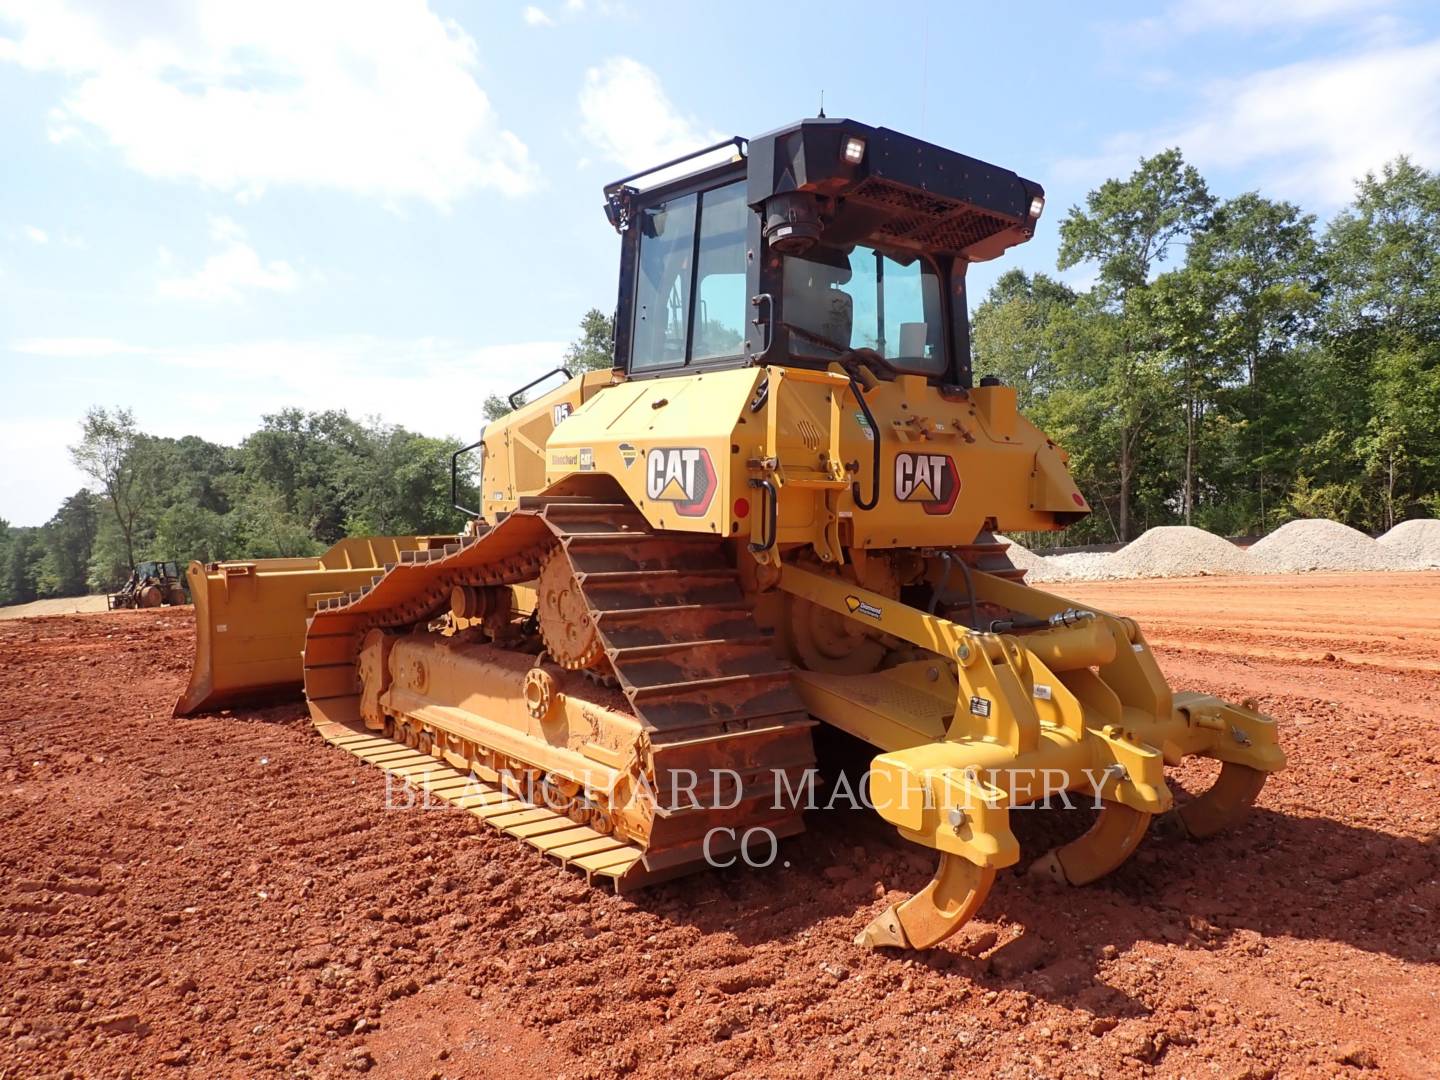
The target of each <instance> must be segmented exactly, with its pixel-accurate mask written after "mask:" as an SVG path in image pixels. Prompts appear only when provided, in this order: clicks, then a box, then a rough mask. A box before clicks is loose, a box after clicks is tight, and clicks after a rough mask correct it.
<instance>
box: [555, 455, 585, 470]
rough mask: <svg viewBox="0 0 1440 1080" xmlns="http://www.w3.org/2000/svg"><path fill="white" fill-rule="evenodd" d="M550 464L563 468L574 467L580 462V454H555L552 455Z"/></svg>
mask: <svg viewBox="0 0 1440 1080" xmlns="http://www.w3.org/2000/svg"><path fill="white" fill-rule="evenodd" d="M550 464H551V465H554V466H556V467H557V468H561V469H574V468H577V467H578V466H579V464H580V455H579V454H554V453H552V454H551V455H550Z"/></svg>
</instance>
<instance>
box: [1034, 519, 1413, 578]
mask: <svg viewBox="0 0 1440 1080" xmlns="http://www.w3.org/2000/svg"><path fill="white" fill-rule="evenodd" d="M1379 543H1380V545H1381V546H1382V547H1384V548H1385V549H1386V550H1388V551H1391V552H1393V553H1394V554H1396V555H1398V556H1399V557H1400V558H1402V559H1404V560H1405V561H1406V562H1407V563H1409V564H1410V566H1411V568H1412V569H1415V570H1436V569H1440V519H1436V518H1415V519H1414V520H1413V521H1402V522H1401V523H1400V524H1399V525H1396V526H1395V527H1394V528H1393V529H1391V530H1390V531H1389V532H1387V533H1386V534H1385V535H1384V536H1382V537H1380V540H1379ZM1033 557H1034V558H1039V556H1038V555H1037V556H1033Z"/></svg>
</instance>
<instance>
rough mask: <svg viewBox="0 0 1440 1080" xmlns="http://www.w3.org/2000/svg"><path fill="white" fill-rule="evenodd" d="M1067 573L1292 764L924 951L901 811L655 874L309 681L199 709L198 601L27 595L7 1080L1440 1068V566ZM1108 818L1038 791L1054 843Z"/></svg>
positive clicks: (916, 867) (3, 785) (3, 851)
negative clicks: (581, 852)
mask: <svg viewBox="0 0 1440 1080" xmlns="http://www.w3.org/2000/svg"><path fill="white" fill-rule="evenodd" d="M1065 588H1066V590H1067V591H1068V592H1069V593H1070V594H1071V595H1073V596H1074V597H1075V598H1076V599H1077V600H1081V601H1084V602H1090V603H1095V604H1097V605H1103V606H1106V607H1108V608H1110V609H1112V610H1117V611H1127V612H1129V613H1132V614H1135V615H1136V616H1138V617H1139V618H1141V619H1142V621H1143V622H1144V624H1145V625H1146V626H1147V628H1148V629H1149V631H1150V634H1151V638H1152V640H1153V642H1154V643H1155V644H1156V645H1157V649H1156V652H1157V653H1158V655H1159V656H1160V658H1161V662H1162V664H1163V666H1164V667H1165V669H1166V672H1167V674H1168V675H1170V677H1171V679H1172V681H1173V682H1174V683H1175V684H1176V685H1177V686H1189V687H1196V688H1199V689H1202V690H1210V691H1215V692H1218V693H1222V694H1226V695H1230V696H1233V697H1243V696H1251V695H1253V696H1256V697H1258V698H1259V700H1260V702H1261V705H1262V707H1264V708H1266V709H1267V710H1268V711H1270V712H1272V713H1273V714H1274V715H1275V716H1277V717H1278V718H1279V719H1280V721H1281V723H1282V725H1283V727H1284V731H1283V739H1284V741H1285V745H1286V749H1287V751H1288V753H1289V754H1290V758H1291V762H1292V767H1291V769H1290V771H1288V772H1286V773H1284V774H1282V775H1281V776H1279V777H1278V778H1276V779H1274V780H1272V781H1271V783H1270V784H1269V785H1268V786H1267V787H1266V789H1265V791H1264V793H1263V794H1262V796H1261V806H1260V808H1259V810H1258V811H1257V812H1256V814H1255V815H1254V816H1253V817H1252V819H1251V821H1250V823H1249V825H1248V827H1247V828H1245V829H1242V830H1239V831H1237V832H1235V833H1232V834H1230V835H1228V836H1225V837H1222V838H1220V839H1217V840H1214V841H1211V842H1209V843H1205V844H1199V845H1194V844H1187V843H1184V842H1172V841H1166V840H1164V839H1162V838H1160V837H1156V836H1152V837H1150V838H1148V839H1147V840H1146V842H1145V843H1144V844H1143V845H1142V846H1141V849H1140V851H1139V852H1138V853H1137V855H1136V857H1135V858H1134V859H1132V860H1131V861H1130V862H1129V863H1128V864H1127V865H1126V866H1124V867H1123V868H1122V869H1121V870H1120V871H1119V872H1117V873H1116V874H1114V875H1112V876H1111V877H1109V878H1107V879H1105V881H1103V882H1101V883H1099V884H1097V885H1093V886H1090V887H1088V888H1085V889H1081V890H1074V891H1064V890H1061V889H1059V888H1056V887H1052V886H1046V885H1040V884H1036V883H1032V882H1030V881H1028V880H1026V879H1025V878H1024V877H1023V876H1022V875H1021V874H1017V873H1012V872H1007V873H1003V874H1002V875H1001V878H1000V880H999V882H998V883H997V886H996V888H995V890H994V892H993V893H992V894H991V896H990V899H989V901H988V903H987V905H986V907H985V909H984V910H983V912H982V916H983V917H982V919H980V920H978V921H977V922H975V923H972V924H971V926H970V927H968V928H967V930H966V931H965V932H963V933H962V935H960V937H959V938H958V939H957V940H954V941H952V942H950V943H948V947H945V948H942V949H940V950H937V951H935V952H933V953H931V954H927V955H923V956H919V957H915V958H896V957H893V956H882V955H873V954H866V953H862V952H860V951H858V950H856V949H855V948H854V947H853V946H851V945H850V940H851V938H852V937H853V936H854V934H855V933H856V932H858V931H859V930H860V928H861V927H863V926H864V925H865V923H866V922H867V921H868V920H869V919H870V918H871V917H872V916H873V915H875V914H876V913H878V911H879V910H880V908H881V906H882V904H883V902H884V898H885V897H887V896H889V897H890V898H892V899H893V898H895V897H898V896H899V895H900V894H901V893H904V892H909V891H911V890H913V889H914V888H916V887H918V886H919V885H920V884H922V883H923V882H924V881H925V879H926V878H927V877H928V875H929V872H930V869H931V867H932V861H931V858H930V856H928V855H926V854H925V853H923V852H920V851H918V850H916V849H913V848H908V847H907V846H906V845H904V844H902V843H901V842H899V841H898V839H896V838H895V837H894V835H893V833H892V832H891V830H889V829H888V827H886V826H884V825H883V824H882V823H880V822H879V821H878V820H876V819H874V818H873V817H872V816H871V815H868V814H866V813H864V812H843V811H833V812H828V813H827V812H818V813H815V814H812V815H811V816H810V821H809V824H810V831H809V832H808V833H807V834H805V835H804V836H802V837H799V838H797V839H795V840H792V841H788V842H787V843H786V844H785V845H784V846H783V848H782V852H781V860H782V861H784V862H788V863H789V864H790V865H789V866H788V867H784V866H782V865H781V863H778V862H777V864H776V865H775V866H774V867H772V868H771V869H770V870H769V871H762V872H750V871H743V870H729V871H715V872H711V873H707V874H703V875H699V876H696V877H693V878H690V879H687V880H685V881H681V882H677V883H673V884H670V885H666V886H662V887H660V888H658V889H655V890H652V891H651V892H649V893H645V894H640V895H639V896H636V897H632V898H619V897H615V896H611V895H607V894H605V893H603V892H601V891H599V890H598V889H590V888H587V887H586V886H585V885H584V883H583V881H582V880H581V879H579V878H577V877H575V876H573V875H572V874H570V873H568V872H566V871H564V870H562V869H560V868H557V867H555V866H554V865H552V864H550V863H548V862H546V861H545V860H544V859H543V857H542V856H540V855H539V854H538V853H536V852H534V851H532V850H531V849H530V848H528V847H526V846H524V845H522V844H519V843H517V842H515V841H511V840H508V839H505V838H503V837H500V836H498V835H492V834H491V833H489V832H486V831H484V829H483V827H482V826H480V825H479V824H478V823H477V822H475V821H474V819H472V818H470V817H468V816H466V815H463V814H460V813H453V812H449V811H422V810H409V811H403V810H386V809H385V795H386V791H385V780H384V777H383V776H382V775H381V774H380V773H378V772H376V771H374V770H372V769H369V768H367V767H366V766H364V765H363V764H361V763H360V762H358V761H356V760H354V759H352V758H350V757H348V756H347V755H345V754H343V753H342V752H340V751H338V750H335V749H333V748H330V747H327V746H325V745H324V744H323V743H321V742H320V741H319V739H317V738H316V737H315V736H314V735H313V734H312V733H311V732H310V729H309V723H308V720H307V719H306V718H305V715H304V710H303V708H302V707H301V706H298V705H295V706H279V707H275V708H271V709H267V710H260V711H249V712H243V711H242V712H237V713H236V714H234V715H217V716H212V717H200V718H196V719H191V720H172V719H170V717H169V709H170V705H171V703H172V701H173V700H174V698H175V696H176V694H177V693H178V692H179V690H180V688H181V685H182V683H183V681H184V677H185V674H186V671H187V668H188V663H189V654H190V634H191V626H190V620H189V616H188V612H186V611H184V610H181V611H175V612H169V611H166V612H161V613H152V612H117V613H113V614H99V615H79V616H70V617H65V618H44V619H30V620H19V621H13V622H7V623H4V624H3V625H0V792H3V798H0V875H3V876H0V1075H3V1076H4V1077H32V1076H58V1075H65V1073H66V1070H68V1071H69V1074H70V1075H73V1076H76V1077H90V1076H102V1077H104V1076H123V1075H127V1074H129V1075H134V1076H137V1077H139V1076H152V1075H172V1076H177V1077H179V1076H193V1077H211V1076H253V1075H257V1074H267V1073H287V1074H289V1073H294V1074H301V1075H315V1076H328V1075H352V1074H353V1073H352V1070H354V1071H362V1070H364V1071H368V1072H369V1073H370V1074H371V1075H381V1076H397V1077H402V1076H403V1077H412V1076H421V1077H425V1076H431V1075H436V1074H438V1075H444V1076H479V1075H484V1076H487V1077H490V1076H494V1075H495V1073H496V1071H497V1069H499V1070H502V1071H503V1074H504V1075H505V1076H506V1077H507V1078H521V1077H530V1076H536V1077H539V1076H546V1077H553V1076H557V1075H564V1076H566V1077H571V1078H577V1077H588V1076H594V1077H602V1076H611V1075H615V1074H617V1073H626V1072H629V1073H632V1074H634V1075H638V1076H655V1077H659V1076H665V1077H676V1076H709V1077H720V1076H724V1075H728V1074H731V1073H736V1074H739V1075H747V1076H768V1075H782V1076H801V1075H804V1076H810V1075H817V1074H823V1073H826V1072H831V1073H836V1074H839V1075H874V1076H887V1075H907V1076H908V1075H929V1074H936V1075H938V1074H941V1073H943V1072H946V1071H948V1070H956V1071H958V1070H962V1069H963V1070H966V1071H967V1072H969V1073H972V1074H975V1075H982V1076H984V1075H994V1076H1014V1077H1032V1076H1055V1077H1060V1076H1077V1077H1083V1076H1094V1077H1099V1076H1106V1077H1109V1076H1116V1075H1140V1074H1153V1075H1160V1076H1178V1075H1185V1076H1190V1077H1204V1076H1222V1077H1242V1076H1249V1077H1261V1076H1337V1075H1345V1076H1357V1077H1358V1076H1361V1075H1366V1074H1368V1075H1370V1076H1381V1075H1384V1076H1433V1075H1436V1066H1435V1064H1434V1063H1435V1061H1436V1060H1437V1053H1436V1050H1437V1047H1440V934H1437V932H1436V930H1435V927H1436V925H1437V923H1440V852H1437V845H1436V834H1437V825H1440V812H1437V809H1436V805H1437V794H1440V749H1437V745H1436V740H1437V735H1440V720H1437V717H1440V673H1437V672H1436V670H1434V665H1433V663H1430V662H1433V661H1434V660H1435V659H1436V658H1437V657H1440V574H1429V575H1390V574H1366V575H1363V576H1362V575H1354V576H1350V577H1339V576H1337V577H1324V578H1322V577H1318V576H1315V575H1310V576H1306V577H1303V578H1274V579H1206V580H1203V581H1191V580H1179V581H1137V582H1118V583H1103V584H1099V583H1097V584H1083V585H1081V584H1076V585H1069V586H1065ZM1327 654H1328V656H1329V657H1330V658H1329V659H1327V658H1326V657H1327ZM1202 769H1203V766H1200V767H1196V768H1195V769H1194V770H1193V771H1192V772H1190V773H1188V774H1186V773H1181V774H1179V775H1178V776H1177V779H1178V780H1179V781H1181V782H1183V780H1184V779H1185V777H1186V776H1187V775H1188V776H1189V777H1190V779H1191V781H1192V782H1197V781H1198V780H1199V773H1200V771H1201V770H1202ZM1085 816H1086V815H1085V813H1084V812H1083V811H1074V812H1062V811H1052V812H1049V813H1033V814H1017V815H1016V818H1017V830H1018V831H1019V832H1020V835H1021V842H1022V845H1023V846H1024V848H1025V852H1026V857H1027V859H1028V858H1031V857H1034V856H1036V855H1039V854H1040V853H1042V852H1043V851H1044V850H1045V849H1046V848H1047V847H1048V846H1050V845H1052V844H1054V843H1056V842H1058V841H1061V840H1063V839H1065V838H1068V837H1069V836H1070V835H1073V834H1075V833H1077V832H1079V831H1080V830H1082V829H1083V828H1084V825H1085V821H1084V818H1085ZM1023 868H1024V866H1023V864H1022V866H1021V868H1020V869H1021V870H1023Z"/></svg>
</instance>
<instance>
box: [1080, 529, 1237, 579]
mask: <svg viewBox="0 0 1440 1080" xmlns="http://www.w3.org/2000/svg"><path fill="white" fill-rule="evenodd" d="M1106 569H1107V570H1108V571H1110V572H1111V573H1112V574H1113V575H1114V576H1115V577H1122V578H1140V577H1146V578H1150V577H1199V576H1202V575H1210V574H1249V573H1253V572H1254V571H1253V570H1251V568H1250V558H1249V556H1248V555H1246V553H1245V552H1244V551H1242V550H1241V549H1240V548H1238V547H1236V546H1235V545H1234V544H1232V543H1231V542H1230V541H1229V540H1226V539H1224V538H1223V537H1219V536H1216V535H1215V534H1214V533H1209V532H1206V531H1205V530H1204V529H1197V528H1195V526H1193V525H1161V526H1158V527H1157V528H1154V529H1148V530H1146V531H1145V532H1144V533H1142V534H1141V535H1140V536H1138V537H1136V538H1135V539H1134V540H1132V541H1131V542H1130V543H1128V544H1126V545H1125V546H1124V547H1123V548H1121V549H1120V550H1119V551H1117V552H1115V554H1114V555H1112V556H1110V562H1109V564H1108V565H1107V567H1106Z"/></svg>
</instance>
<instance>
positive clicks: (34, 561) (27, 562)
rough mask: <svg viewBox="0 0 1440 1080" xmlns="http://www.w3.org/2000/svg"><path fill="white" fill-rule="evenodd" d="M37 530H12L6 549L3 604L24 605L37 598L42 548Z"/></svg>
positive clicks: (43, 550)
mask: <svg viewBox="0 0 1440 1080" xmlns="http://www.w3.org/2000/svg"><path fill="white" fill-rule="evenodd" d="M38 533H39V530H38V529H12V530H11V533H10V541H9V543H8V545H7V550H6V558H5V565H4V567H3V569H4V580H3V582H0V587H3V588H4V590H5V594H6V595H5V597H4V600H5V603H7V604H28V603H29V602H30V601H31V600H34V599H35V598H36V597H38V596H39V595H40V564H41V562H42V561H43V560H44V558H45V548H44V546H43V545H42V544H41V543H40V537H39V535H38Z"/></svg>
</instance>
